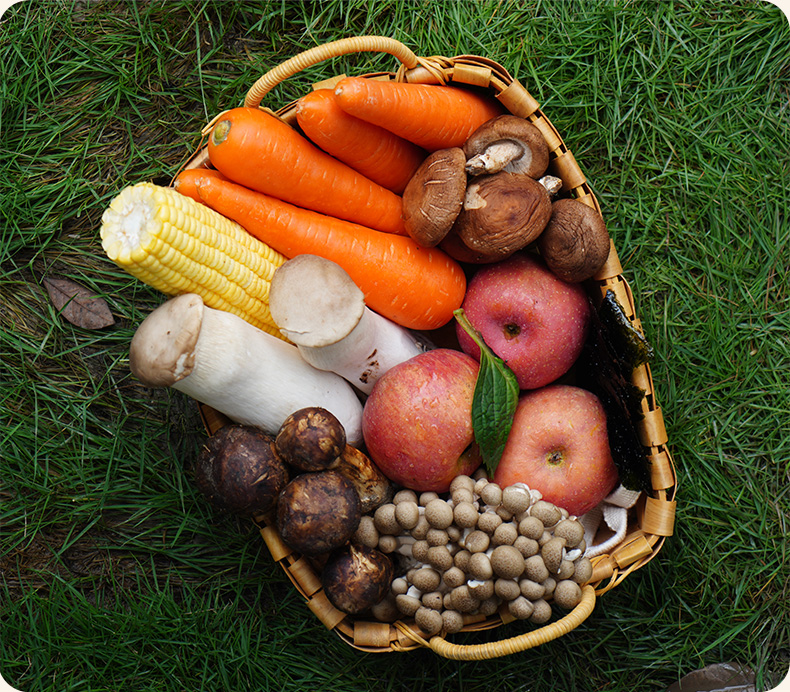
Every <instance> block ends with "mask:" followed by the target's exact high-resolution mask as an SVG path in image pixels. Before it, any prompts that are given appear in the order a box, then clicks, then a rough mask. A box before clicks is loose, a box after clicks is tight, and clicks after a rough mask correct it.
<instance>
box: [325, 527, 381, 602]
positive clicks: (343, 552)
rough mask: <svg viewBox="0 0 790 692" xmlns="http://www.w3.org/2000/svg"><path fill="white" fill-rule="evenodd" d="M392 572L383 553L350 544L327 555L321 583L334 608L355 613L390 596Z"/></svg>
mask: <svg viewBox="0 0 790 692" xmlns="http://www.w3.org/2000/svg"><path fill="white" fill-rule="evenodd" d="M393 573H394V566H393V564H392V560H391V559H390V558H389V557H387V556H386V555H384V553H382V552H380V551H378V550H376V549H374V548H368V547H367V546H364V545H354V544H353V543H350V544H348V545H345V546H343V547H340V548H338V549H337V550H335V551H334V552H332V554H331V555H330V556H329V558H328V560H327V563H326V565H325V566H324V568H323V571H322V575H321V584H322V586H323V587H324V592H325V593H326V596H327V598H328V599H329V602H330V603H331V604H332V605H333V606H335V608H338V609H339V610H342V611H343V612H346V613H351V614H358V613H361V612H363V611H365V610H368V609H369V608H371V607H373V606H374V605H376V604H377V603H379V602H381V601H382V600H383V599H384V597H385V596H386V595H387V594H388V593H389V589H390V584H391V583H392V577H393Z"/></svg>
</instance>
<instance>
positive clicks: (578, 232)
mask: <svg viewBox="0 0 790 692" xmlns="http://www.w3.org/2000/svg"><path fill="white" fill-rule="evenodd" d="M609 248H610V242H609V232H608V230H607V228H606V224H605V223H604V220H603V218H601V215H600V214H599V213H598V212H597V211H596V210H595V209H593V208H592V207H589V206H588V205H586V204H585V203H584V202H580V201H579V200H577V199H573V198H570V197H568V198H564V199H558V200H557V201H556V202H554V203H553V204H552V208H551V218H550V219H549V221H548V223H547V224H546V227H545V228H544V229H543V233H541V235H540V237H539V238H538V249H539V250H540V254H541V255H542V256H543V259H544V260H545V261H546V264H547V265H548V267H549V269H550V270H551V271H552V272H553V273H554V274H555V275H556V276H558V277H559V278H560V279H562V280H563V281H568V282H571V283H576V282H579V281H584V280H586V279H589V278H591V277H593V276H595V274H596V273H597V272H598V270H599V269H600V268H601V267H602V266H603V265H604V264H605V263H606V260H607V258H608V257H609Z"/></svg>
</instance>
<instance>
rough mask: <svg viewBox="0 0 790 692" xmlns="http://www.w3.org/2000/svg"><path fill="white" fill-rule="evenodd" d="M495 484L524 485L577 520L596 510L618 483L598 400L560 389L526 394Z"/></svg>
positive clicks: (581, 391)
mask: <svg viewBox="0 0 790 692" xmlns="http://www.w3.org/2000/svg"><path fill="white" fill-rule="evenodd" d="M494 481H495V482H496V483H498V484H499V485H501V486H502V487H503V488H504V487H505V486H508V485H512V484H513V483H525V484H526V485H528V486H529V487H530V488H532V489H534V490H539V491H540V492H541V493H542V494H543V499H544V500H546V501H548V502H551V503H553V504H555V505H557V506H558V507H564V508H565V509H567V510H568V512H570V513H571V514H574V515H576V516H579V515H581V514H584V513H585V512H588V511H589V510H591V509H592V508H593V507H595V506H596V505H597V504H598V503H599V502H600V501H601V500H603V499H604V498H605V497H606V496H607V495H608V494H609V493H611V492H612V490H613V489H614V487H615V486H616V484H617V481H618V474H617V468H616V466H615V464H614V461H612V455H611V452H610V450H609V437H608V435H607V432H606V414H605V413H604V409H603V406H602V405H601V402H600V401H599V400H598V397H597V396H595V394H593V393H592V392H588V391H587V390H586V389H581V388H579V387H571V386H569V385H559V384H555V385H549V386H548V387H543V388H542V389H536V390H534V391H531V392H526V393H525V394H522V396H521V398H520V399H519V402H518V406H517V407H516V415H515V417H514V419H513V427H512V429H511V431H510V435H509V436H508V439H507V443H506V444H505V451H504V452H503V454H502V458H501V459H500V460H499V464H498V465H497V467H496V471H495V473H494Z"/></svg>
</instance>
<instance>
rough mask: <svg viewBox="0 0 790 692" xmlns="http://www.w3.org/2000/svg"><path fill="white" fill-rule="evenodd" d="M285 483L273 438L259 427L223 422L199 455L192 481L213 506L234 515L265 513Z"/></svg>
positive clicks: (284, 475)
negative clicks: (224, 424)
mask: <svg viewBox="0 0 790 692" xmlns="http://www.w3.org/2000/svg"><path fill="white" fill-rule="evenodd" d="M287 482H288V470H287V468H286V466H285V464H284V463H283V462H282V460H281V459H280V457H279V456H278V454H277V451H276V450H275V448H274V439H273V438H272V437H271V436H270V435H267V434H266V433H264V432H263V431H262V430H259V429H258V428H254V427H251V426H245V425H226V426H224V427H223V428H220V429H219V430H218V431H217V433H216V434H214V435H212V436H211V437H209V438H208V440H207V441H206V443H205V444H204V445H203V448H202V449H201V451H200V453H199V454H198V458H197V463H196V466H195V483H196V485H197V487H198V489H199V490H200V491H201V492H202V493H203V495H204V496H205V497H206V498H207V499H208V500H209V502H211V503H212V504H213V505H214V506H215V507H217V508H219V509H221V510H226V511H230V512H234V513H237V514H253V513H255V512H267V511H269V510H270V509H271V508H272V507H274V505H275V503H276V502H277V497H278V495H279V493H280V491H281V490H282V489H283V488H284V487H285V485H286V483H287Z"/></svg>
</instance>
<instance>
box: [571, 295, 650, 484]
mask: <svg viewBox="0 0 790 692" xmlns="http://www.w3.org/2000/svg"><path fill="white" fill-rule="evenodd" d="M636 336H638V338H636ZM652 354H653V349H652V347H650V345H649V344H648V343H647V340H646V339H645V338H644V337H643V336H642V335H641V334H639V333H638V332H637V331H636V330H635V329H634V327H633V325H631V322H630V320H629V319H628V316H627V315H626V314H625V312H624V311H623V309H622V306H621V305H620V304H619V303H618V302H617V299H616V298H615V296H614V293H613V292H612V291H607V292H606V296H605V298H604V301H603V303H602V304H601V308H600V309H599V310H595V309H593V310H592V321H591V328H590V334H589V336H588V338H587V342H586V343H585V346H584V350H583V352H582V354H581V356H580V357H579V360H578V361H577V363H576V371H577V383H578V384H579V386H581V387H584V388H585V389H588V390H590V391H591V392H593V393H594V394H595V395H596V396H597V397H598V398H599V399H600V400H601V404H602V405H603V407H604V410H605V411H606V416H607V429H608V432H609V447H610V449H611V451H612V459H613V460H614V463H615V465H616V466H617V470H618V472H619V474H620V482H621V483H622V484H623V485H624V486H625V487H626V488H630V489H632V490H645V491H649V490H650V470H649V466H648V460H647V455H646V454H645V448H644V447H643V446H642V443H641V442H640V440H639V435H638V433H637V424H638V422H639V421H640V420H642V418H644V416H643V414H642V409H641V405H640V404H641V401H642V398H643V397H644V395H645V392H644V391H643V390H642V389H640V388H639V387H637V386H636V385H634V384H633V382H631V373H632V372H633V370H634V368H635V367H637V366H638V365H641V364H642V363H644V362H648V361H649V360H650V358H651V357H652Z"/></svg>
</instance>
